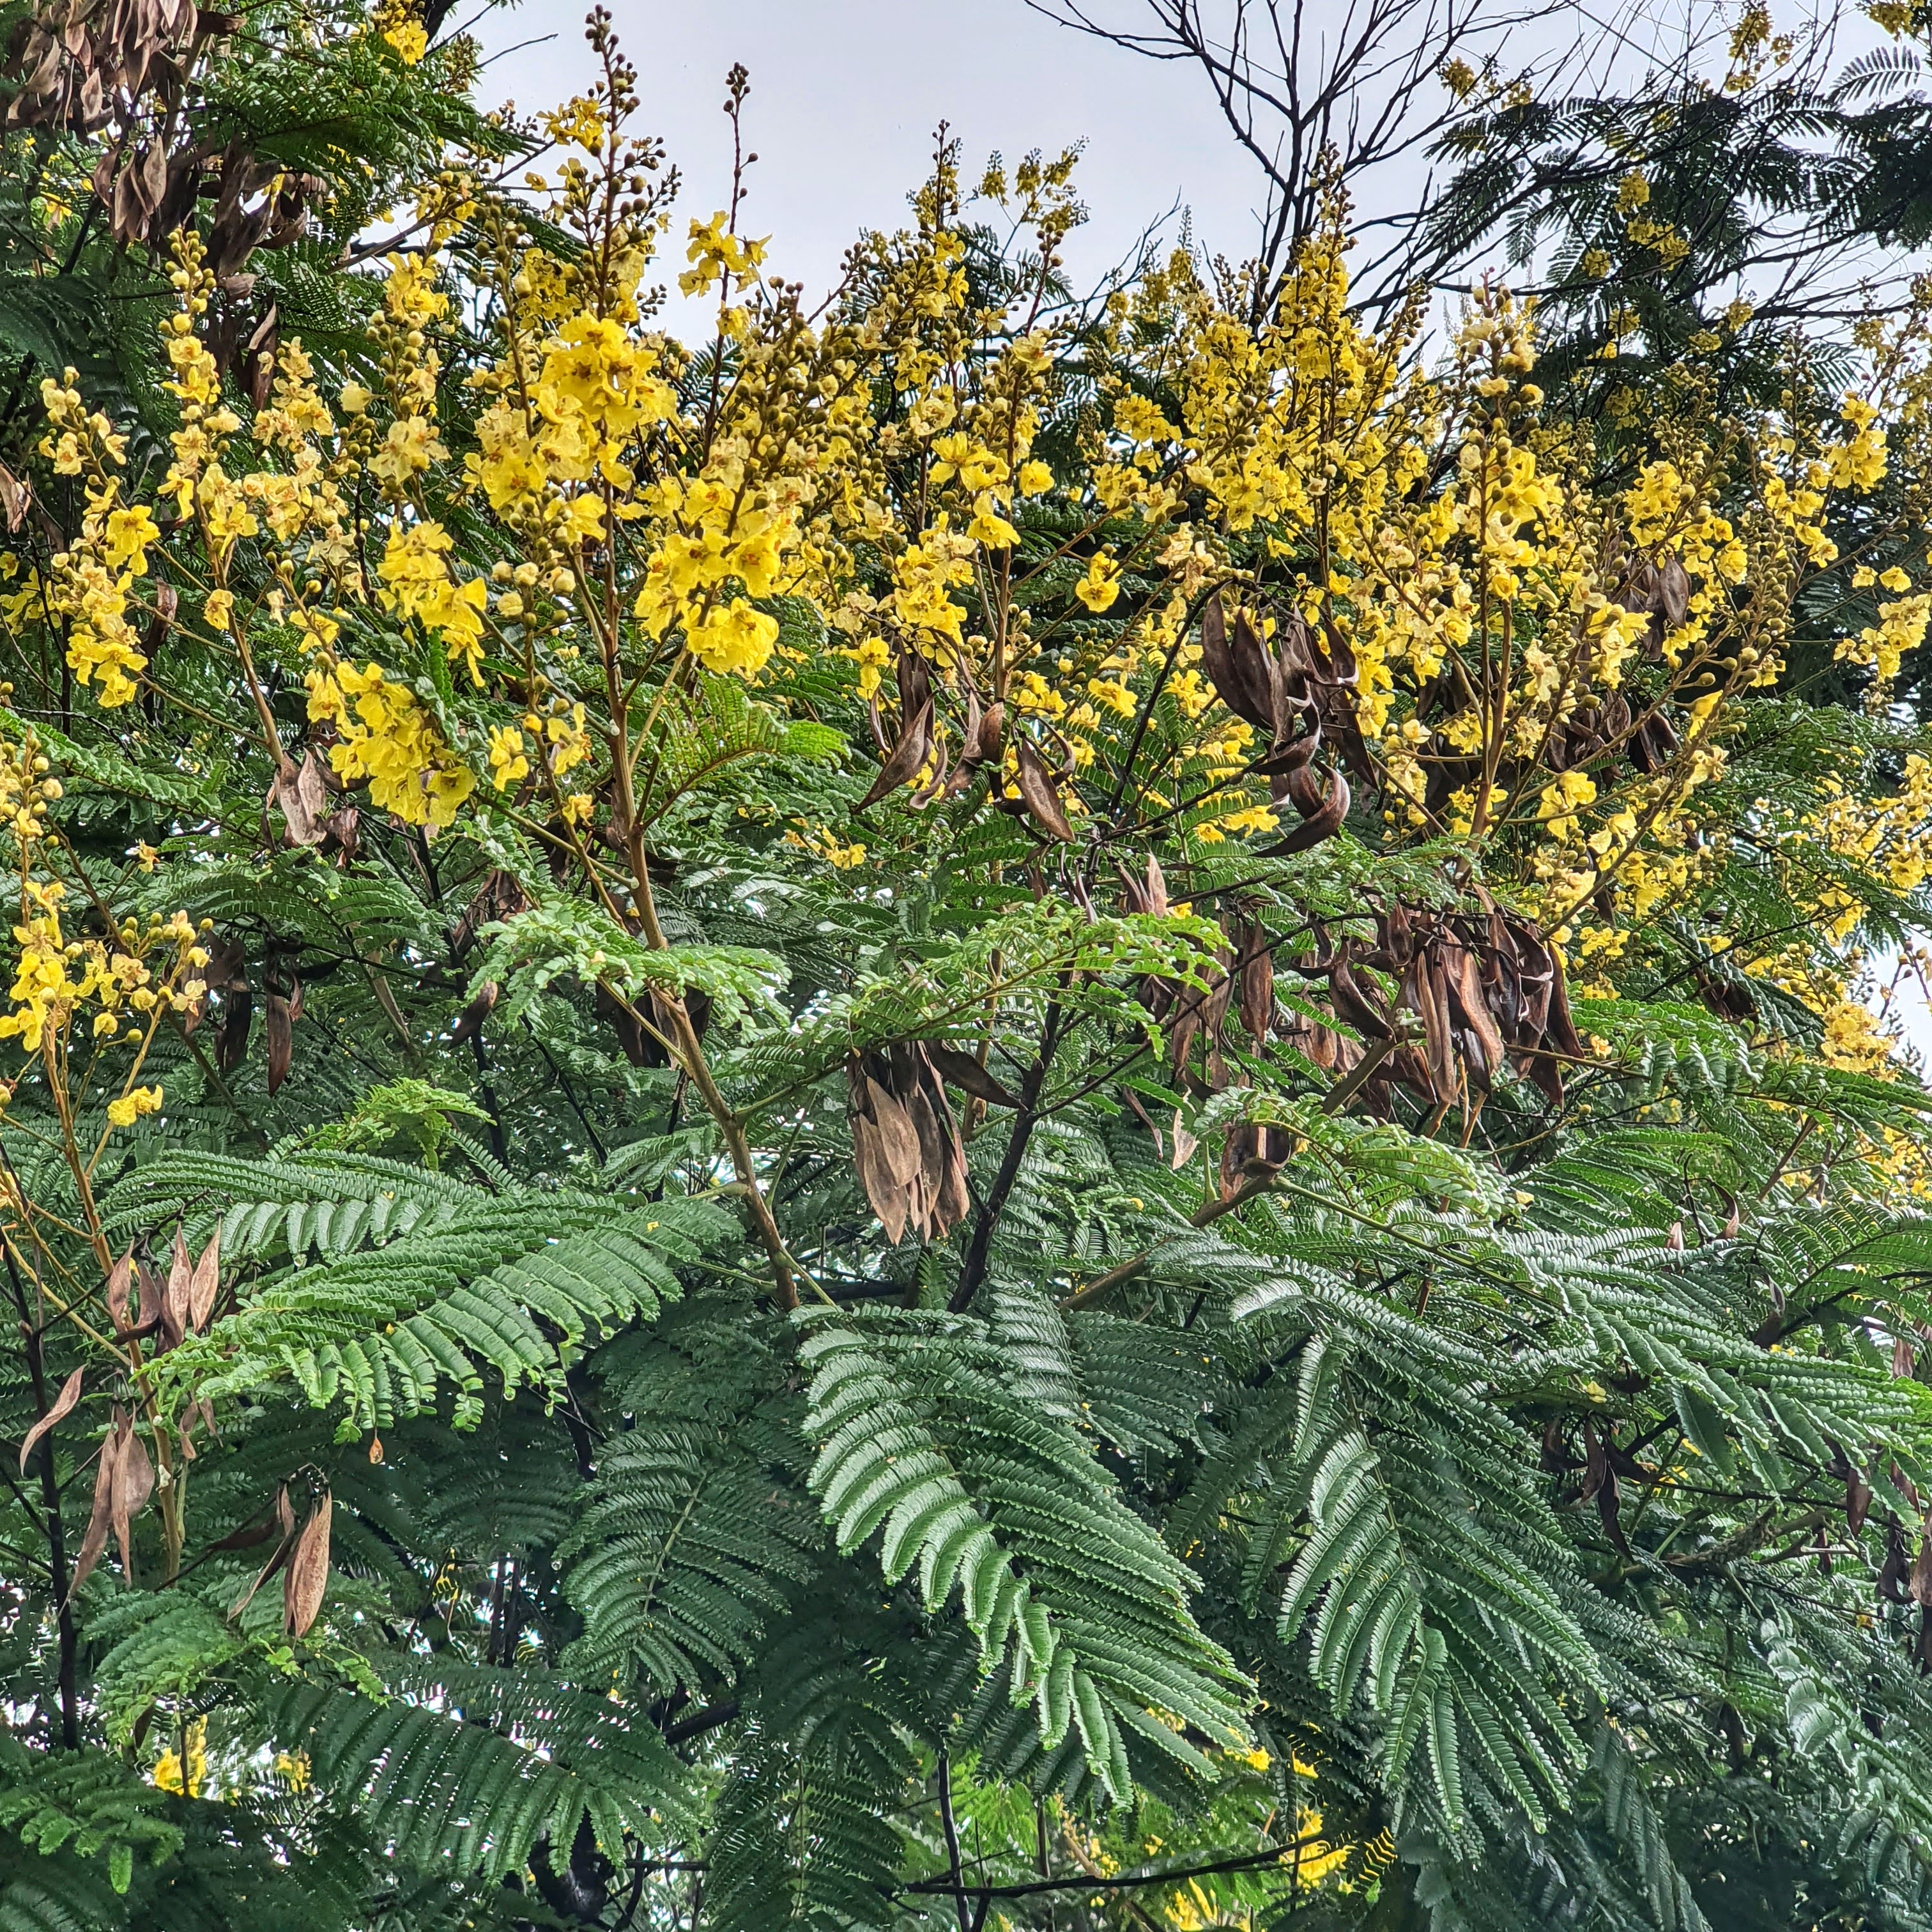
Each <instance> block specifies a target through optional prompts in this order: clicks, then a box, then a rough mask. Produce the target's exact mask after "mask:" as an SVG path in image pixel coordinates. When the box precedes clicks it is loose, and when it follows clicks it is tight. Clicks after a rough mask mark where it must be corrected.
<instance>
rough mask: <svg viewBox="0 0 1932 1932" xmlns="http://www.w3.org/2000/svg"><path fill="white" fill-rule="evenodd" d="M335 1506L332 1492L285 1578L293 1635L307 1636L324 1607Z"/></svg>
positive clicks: (299, 1541) (286, 1624) (287, 1622)
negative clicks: (333, 1506)
mask: <svg viewBox="0 0 1932 1932" xmlns="http://www.w3.org/2000/svg"><path fill="white" fill-rule="evenodd" d="M331 1509H332V1505H331V1502H330V1498H329V1492H328V1491H327V1490H323V1493H322V1499H321V1501H320V1502H318V1503H317V1505H316V1506H315V1508H314V1510H312V1511H311V1512H310V1514H309V1519H308V1522H306V1523H304V1524H303V1525H302V1534H301V1535H299V1536H298V1537H297V1538H296V1545H295V1549H294V1550H293V1553H291V1554H290V1558H289V1567H288V1574H287V1576H286V1577H284V1578H283V1579H282V1628H283V1631H284V1632H285V1633H286V1634H287V1635H288V1636H290V1637H304V1636H306V1635H307V1634H308V1628H309V1626H310V1625H311V1624H312V1623H314V1622H315V1619H316V1613H317V1612H318V1611H319V1610H320V1609H321V1608H322V1599H323V1592H325V1591H326V1590H327V1589H328V1588H329V1517H330V1514H331Z"/></svg>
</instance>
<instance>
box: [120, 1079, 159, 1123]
mask: <svg viewBox="0 0 1932 1932" xmlns="http://www.w3.org/2000/svg"><path fill="white" fill-rule="evenodd" d="M161 1100H162V1093H161V1090H160V1088H158V1087H136V1088H134V1089H133V1091H131V1092H129V1093H126V1094H122V1095H121V1097H120V1099H119V1100H110V1101H109V1102H108V1103H107V1121H108V1124H109V1125H110V1127H132V1126H133V1124H134V1123H135V1122H136V1121H138V1120H139V1118H141V1116H142V1115H143V1114H158V1113H159V1112H160V1110H161Z"/></svg>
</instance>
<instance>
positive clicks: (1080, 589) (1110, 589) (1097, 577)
mask: <svg viewBox="0 0 1932 1932" xmlns="http://www.w3.org/2000/svg"><path fill="white" fill-rule="evenodd" d="M1120 577H1121V566H1120V565H1118V563H1116V562H1115V561H1114V559H1112V557H1111V556H1109V555H1108V554H1107V553H1106V551H1105V550H1097V551H1096V552H1095V553H1094V557H1093V560H1092V561H1091V562H1090V563H1089V564H1088V566H1087V574H1086V575H1085V577H1082V579H1081V580H1080V581H1079V583H1076V585H1075V586H1073V594H1074V595H1075V596H1076V597H1077V598H1079V600H1080V601H1081V602H1082V603H1083V604H1085V605H1086V607H1088V610H1091V611H1092V612H1093V613H1094V614H1095V615H1096V616H1098V615H1099V614H1100V613H1101V612H1102V611H1103V610H1111V609H1112V607H1113V604H1114V600H1115V598H1117V597H1118V596H1119V595H1120V594H1121V583H1120Z"/></svg>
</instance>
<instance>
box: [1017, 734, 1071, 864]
mask: <svg viewBox="0 0 1932 1932" xmlns="http://www.w3.org/2000/svg"><path fill="white" fill-rule="evenodd" d="M1013 756H1014V760H1015V764H1016V771H1015V777H1016V781H1017V782H1018V784H1019V793H1020V802H1021V803H1022V805H1025V807H1026V809H1027V813H1028V816H1029V817H1031V819H1032V820H1033V821H1034V823H1035V824H1036V825H1037V826H1039V827H1040V829H1041V830H1042V831H1043V832H1045V833H1046V835H1048V837H1049V838H1058V839H1061V840H1066V839H1070V838H1072V837H1073V826H1072V825H1070V823H1068V822H1067V808H1066V807H1065V806H1064V805H1062V804H1061V802H1060V794H1059V793H1058V791H1057V790H1055V789H1054V784H1053V781H1052V779H1051V778H1049V777H1048V776H1047V775H1046V766H1044V765H1043V764H1042V763H1040V754H1039V753H1038V752H1037V751H1035V750H1034V748H1033V746H1032V745H1031V743H1030V742H1028V740H1027V739H1025V738H1021V739H1018V740H1016V742H1015V745H1014V747H1013Z"/></svg>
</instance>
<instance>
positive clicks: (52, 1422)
mask: <svg viewBox="0 0 1932 1932" xmlns="http://www.w3.org/2000/svg"><path fill="white" fill-rule="evenodd" d="M83 1373H84V1372H83V1370H80V1369H76V1370H74V1373H73V1374H72V1375H71V1376H68V1379H67V1380H66V1381H65V1382H62V1384H61V1389H60V1394H58V1395H57V1396H55V1397H54V1399H53V1403H52V1406H51V1407H50V1408H49V1409H48V1411H47V1412H46V1415H43V1416H42V1417H41V1418H40V1421H37V1423H35V1424H34V1426H33V1427H32V1428H31V1429H30V1430H28V1431H27V1433H26V1439H24V1440H23V1442H22V1443H21V1445H20V1473H21V1475H23V1476H24V1475H26V1473H27V1458H28V1456H29V1455H31V1454H32V1453H33V1448H34V1444H35V1443H36V1442H39V1440H40V1438H41V1437H42V1436H45V1435H47V1434H48V1433H50V1432H51V1431H52V1430H54V1429H55V1428H56V1427H58V1425H59V1424H60V1423H61V1421H62V1420H63V1418H65V1417H67V1416H70V1415H72V1414H73V1413H74V1404H75V1403H77V1402H78V1401H80V1379H81V1376H82V1374H83Z"/></svg>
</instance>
